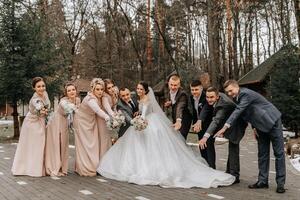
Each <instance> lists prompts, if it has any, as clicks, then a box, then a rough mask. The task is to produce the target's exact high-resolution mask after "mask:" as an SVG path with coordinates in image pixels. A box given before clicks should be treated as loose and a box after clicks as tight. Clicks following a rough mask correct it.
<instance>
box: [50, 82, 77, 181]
mask: <svg viewBox="0 0 300 200" xmlns="http://www.w3.org/2000/svg"><path fill="white" fill-rule="evenodd" d="M64 94H65V97H63V98H62V99H61V100H60V102H59V105H58V109H57V111H56V112H55V113H54V114H53V116H52V118H51V120H50V121H49V122H48V126H47V135H46V150H45V151H46V153H45V168H46V174H47V175H50V176H65V175H67V173H68V158H69V132H70V131H72V128H73V127H72V126H73V117H74V112H75V110H76V109H77V108H78V106H79V104H80V98H79V97H77V91H76V86H75V85H74V84H73V83H67V84H66V86H65V91H64Z"/></svg>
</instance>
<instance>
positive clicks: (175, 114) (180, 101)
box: [165, 74, 192, 139]
mask: <svg viewBox="0 0 300 200" xmlns="http://www.w3.org/2000/svg"><path fill="white" fill-rule="evenodd" d="M180 82H181V80H180V77H179V75H177V74H173V75H171V76H170V77H169V80H168V86H169V90H170V93H169V100H168V101H166V102H165V107H166V108H168V107H172V119H173V123H174V124H173V127H174V129H175V130H179V131H180V133H181V135H182V136H183V137H184V138H185V139H186V138H187V135H188V133H189V130H190V127H191V123H192V116H191V114H190V111H189V109H188V95H187V94H186V93H185V91H184V90H183V89H182V88H181V85H180Z"/></svg>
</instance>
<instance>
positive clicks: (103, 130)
mask: <svg viewBox="0 0 300 200" xmlns="http://www.w3.org/2000/svg"><path fill="white" fill-rule="evenodd" d="M100 107H102V108H103V109H104V111H105V112H106V113H107V114H109V115H110V116H112V115H113V114H114V112H115V109H114V107H115V105H114V102H113V99H112V98H111V96H109V95H107V94H104V96H103V97H102V99H101V105H100ZM97 123H98V127H99V145H100V160H101V158H102V157H103V155H104V154H105V153H106V152H107V151H108V149H109V148H110V147H111V146H112V140H111V134H112V132H111V131H110V130H108V129H107V127H106V122H105V120H104V119H103V118H101V117H97Z"/></svg>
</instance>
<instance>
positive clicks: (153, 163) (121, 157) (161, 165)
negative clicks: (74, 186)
mask: <svg viewBox="0 0 300 200" xmlns="http://www.w3.org/2000/svg"><path fill="white" fill-rule="evenodd" d="M136 91H137V94H138V96H139V99H140V101H139V109H140V111H141V117H142V118H144V119H145V120H147V122H148V126H147V128H146V129H144V130H142V131H137V130H135V128H134V127H133V126H131V127H130V128H128V130H127V131H126V132H125V134H124V135H123V136H122V137H121V138H120V139H119V140H118V141H117V142H116V143H115V144H114V145H113V146H112V147H111V148H110V149H109V151H108V152H107V153H106V154H105V155H104V157H103V158H102V159H101V161H100V164H99V167H98V169H97V171H98V173H100V174H101V175H102V176H104V177H106V178H110V179H115V180H118V181H127V182H129V183H135V184H138V185H160V186H162V187H180V188H191V187H201V188H210V187H218V186H227V185H231V184H232V183H233V182H234V181H235V177H234V176H232V175H230V174H227V173H224V172H222V171H218V170H214V169H212V168H210V167H209V166H208V164H207V163H206V161H205V160H204V159H203V158H202V157H201V156H200V153H199V152H194V151H193V150H192V149H191V148H190V147H189V146H187V145H186V143H185V140H184V138H183V137H182V136H181V134H180V133H179V132H178V131H175V130H174V129H173V128H172V127H171V126H172V123H171V121H169V119H168V118H167V117H166V116H165V114H164V112H163V111H162V109H161V108H160V106H159V105H158V103H157V101H156V99H155V96H154V93H153V90H152V89H151V88H150V87H148V84H147V83H145V82H140V83H139V84H138V85H137V89H136Z"/></svg>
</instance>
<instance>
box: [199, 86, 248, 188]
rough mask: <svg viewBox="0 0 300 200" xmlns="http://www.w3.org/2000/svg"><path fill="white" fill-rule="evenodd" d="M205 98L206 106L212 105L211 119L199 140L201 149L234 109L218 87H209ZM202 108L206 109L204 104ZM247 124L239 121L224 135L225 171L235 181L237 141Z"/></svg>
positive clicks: (231, 102)
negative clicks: (226, 149)
mask: <svg viewBox="0 0 300 200" xmlns="http://www.w3.org/2000/svg"><path fill="white" fill-rule="evenodd" d="M206 100H207V102H208V106H213V119H212V122H211V123H210V125H209V127H208V128H207V130H206V133H205V134H204V137H203V138H202V139H201V140H200V141H199V146H200V148H201V149H203V148H207V141H208V140H209V139H210V138H211V137H212V136H213V135H214V134H215V133H216V132H217V130H219V129H220V128H222V127H223V125H224V123H225V122H226V120H227V118H228V117H229V116H230V114H231V113H232V112H233V110H234V109H235V104H234V102H233V101H232V100H231V99H230V98H228V97H227V96H226V95H225V94H223V93H219V91H218V89H216V88H214V87H210V88H208V89H207V91H206ZM204 109H207V106H205V108H204ZM246 126H247V124H246V123H244V122H243V121H239V122H238V123H236V124H235V125H234V126H232V127H231V128H230V129H228V130H227V132H226V137H228V139H229V154H228V160H227V169H226V172H227V173H229V174H231V175H233V176H235V178H236V179H235V182H234V183H239V182H240V179H239V177H240V160H239V143H240V141H241V139H242V137H243V136H244V133H245V129H246Z"/></svg>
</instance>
